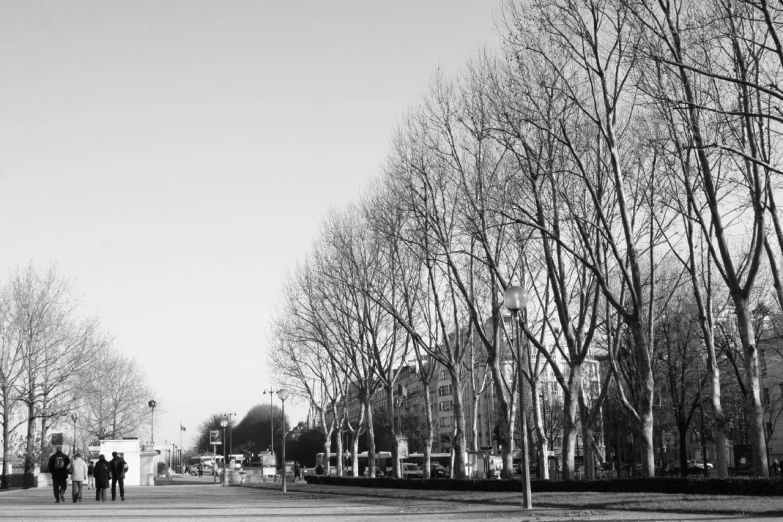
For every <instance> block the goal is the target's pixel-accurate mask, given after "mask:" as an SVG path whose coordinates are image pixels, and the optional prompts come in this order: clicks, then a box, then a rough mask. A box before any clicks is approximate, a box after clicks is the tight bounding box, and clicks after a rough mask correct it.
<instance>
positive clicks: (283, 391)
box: [277, 388, 290, 493]
mask: <svg viewBox="0 0 783 522" xmlns="http://www.w3.org/2000/svg"><path fill="white" fill-rule="evenodd" d="M289 395H290V392H289V391H288V390H287V389H285V388H280V389H279V390H277V396H278V397H279V398H280V401H281V402H282V403H283V460H282V463H283V493H285V492H286V489H285V475H286V473H285V400H286V399H287V398H288V396H289Z"/></svg>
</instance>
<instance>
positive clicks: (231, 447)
mask: <svg viewBox="0 0 783 522" xmlns="http://www.w3.org/2000/svg"><path fill="white" fill-rule="evenodd" d="M225 415H226V417H227V418H228V458H231V455H232V454H233V453H234V437H233V431H234V422H233V421H232V420H231V418H232V417H236V416H237V414H236V412H228V413H226V414H225ZM223 442H224V443H225V442H226V441H225V440H224V441H223Z"/></svg>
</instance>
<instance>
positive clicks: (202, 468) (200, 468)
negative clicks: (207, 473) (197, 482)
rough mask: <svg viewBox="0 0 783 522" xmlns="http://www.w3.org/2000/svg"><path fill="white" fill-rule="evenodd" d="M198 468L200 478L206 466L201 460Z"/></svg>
mask: <svg viewBox="0 0 783 522" xmlns="http://www.w3.org/2000/svg"><path fill="white" fill-rule="evenodd" d="M196 469H197V470H198V478H201V476H202V475H204V466H202V465H201V462H199V463H198V466H196Z"/></svg>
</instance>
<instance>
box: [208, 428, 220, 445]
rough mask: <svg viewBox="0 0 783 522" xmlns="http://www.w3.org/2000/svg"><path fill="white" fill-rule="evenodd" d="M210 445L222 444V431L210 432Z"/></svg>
mask: <svg viewBox="0 0 783 522" xmlns="http://www.w3.org/2000/svg"><path fill="white" fill-rule="evenodd" d="M209 443H210V444H213V445H216V444H222V442H221V441H220V430H209Z"/></svg>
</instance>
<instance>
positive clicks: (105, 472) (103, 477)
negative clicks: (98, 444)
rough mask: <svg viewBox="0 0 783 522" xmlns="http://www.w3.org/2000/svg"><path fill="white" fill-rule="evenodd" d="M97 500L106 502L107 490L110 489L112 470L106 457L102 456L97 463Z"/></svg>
mask: <svg viewBox="0 0 783 522" xmlns="http://www.w3.org/2000/svg"><path fill="white" fill-rule="evenodd" d="M94 473H95V500H96V501H103V502H106V490H107V489H109V479H110V478H111V469H110V468H109V463H108V462H106V457H104V456H103V454H101V455H100V456H99V457H98V462H96V463H95V471H94Z"/></svg>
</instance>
